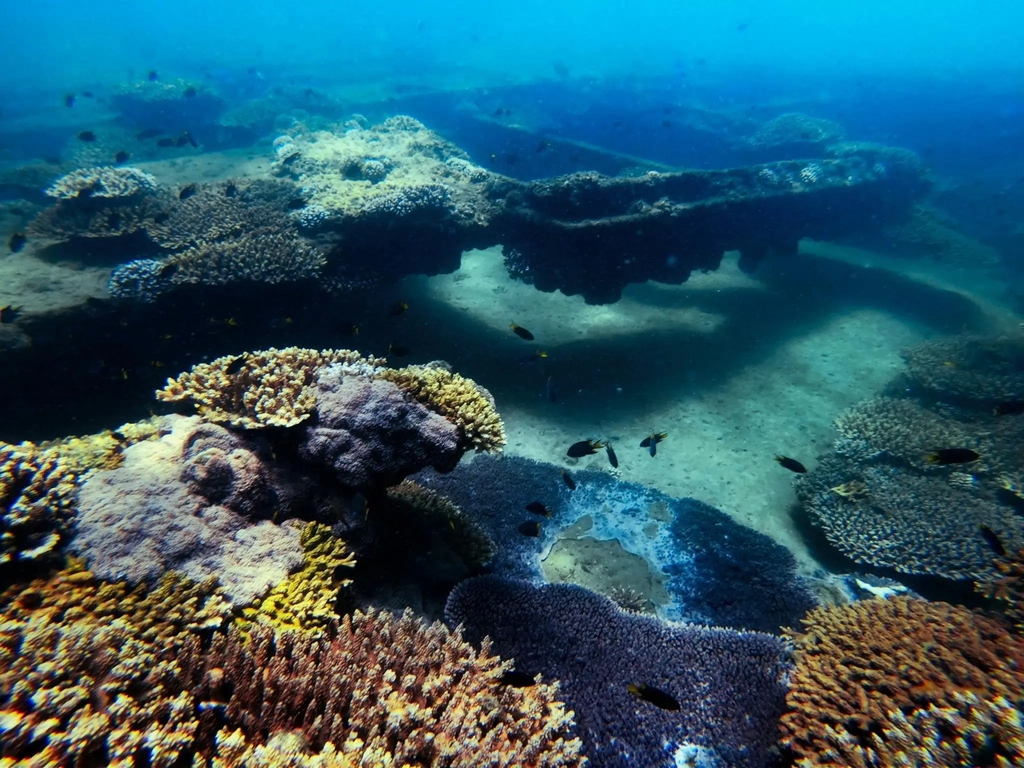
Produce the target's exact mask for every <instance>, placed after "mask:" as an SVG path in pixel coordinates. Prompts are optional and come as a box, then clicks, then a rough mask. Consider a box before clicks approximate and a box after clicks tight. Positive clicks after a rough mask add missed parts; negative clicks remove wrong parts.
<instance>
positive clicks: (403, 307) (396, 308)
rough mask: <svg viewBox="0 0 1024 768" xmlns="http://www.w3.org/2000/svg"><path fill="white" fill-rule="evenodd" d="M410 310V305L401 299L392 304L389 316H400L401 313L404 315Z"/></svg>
mask: <svg viewBox="0 0 1024 768" xmlns="http://www.w3.org/2000/svg"><path fill="white" fill-rule="evenodd" d="M408 311H409V305H408V304H407V303H406V302H404V301H400V302H398V303H397V304H392V305H391V308H390V309H389V310H388V317H398V316H400V315H404V314H405V313H406V312H408Z"/></svg>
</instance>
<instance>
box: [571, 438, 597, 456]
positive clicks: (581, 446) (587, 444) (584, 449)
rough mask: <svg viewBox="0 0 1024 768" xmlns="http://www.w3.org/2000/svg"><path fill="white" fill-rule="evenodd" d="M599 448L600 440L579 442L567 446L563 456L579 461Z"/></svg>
mask: <svg viewBox="0 0 1024 768" xmlns="http://www.w3.org/2000/svg"><path fill="white" fill-rule="evenodd" d="M600 448H601V441H600V440H580V441H579V442H578V443H573V444H572V445H570V446H569V450H567V451H566V452H565V455H566V456H568V457H569V458H571V459H581V458H583V457H584V456H591V455H593V454H595V453H597V451H598V450H599V449H600Z"/></svg>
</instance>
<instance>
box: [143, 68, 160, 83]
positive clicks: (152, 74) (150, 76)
mask: <svg viewBox="0 0 1024 768" xmlns="http://www.w3.org/2000/svg"><path fill="white" fill-rule="evenodd" d="M146 77H147V78H148V79H149V82H151V83H155V82H156V81H157V78H159V75H158V74H157V73H156V70H155V69H151V70H149V74H148V75H146Z"/></svg>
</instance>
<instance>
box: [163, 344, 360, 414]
mask: <svg viewBox="0 0 1024 768" xmlns="http://www.w3.org/2000/svg"><path fill="white" fill-rule="evenodd" d="M332 364H338V365H340V366H341V371H342V372H351V373H355V374H357V375H368V374H370V373H372V372H373V371H374V370H375V369H376V368H377V367H378V366H379V365H380V361H378V360H376V359H374V358H372V357H371V358H363V357H362V356H360V355H359V354H358V353H357V352H350V351H349V350H346V349H342V350H325V351H323V352H319V351H317V350H312V349H301V348H299V347H286V348H284V349H275V348H271V349H267V350H262V351H259V352H245V353H243V354H242V355H231V356H227V357H218V358H217V359H216V360H213V361H211V362H209V363H201V364H199V365H196V366H193V368H192V370H191V371H188V372H187V373H183V374H181V375H180V376H178V378H177V379H168V380H167V386H166V387H164V388H163V389H161V390H159V391H158V392H157V393H156V396H157V399H158V400H162V401H164V402H190V403H192V404H193V405H195V407H196V409H197V410H198V412H199V413H200V414H202V415H203V417H204V418H206V419H208V420H209V421H214V422H218V423H224V424H229V425H231V426H233V427H239V428H242V429H258V428H260V427H292V426H295V425H296V424H300V423H302V422H303V421H305V420H306V419H308V418H309V417H310V416H311V415H312V414H313V412H314V410H315V408H316V393H315V389H314V387H315V383H316V379H317V376H318V374H319V372H320V370H321V369H322V368H324V367H325V366H328V365H332ZM235 369H237V370H235Z"/></svg>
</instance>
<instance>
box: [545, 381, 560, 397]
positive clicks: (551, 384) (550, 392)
mask: <svg viewBox="0 0 1024 768" xmlns="http://www.w3.org/2000/svg"><path fill="white" fill-rule="evenodd" d="M544 389H545V394H546V395H547V396H548V402H549V403H557V402H558V392H556V391H555V377H554V376H548V381H547V384H546V385H545V388H544Z"/></svg>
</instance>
